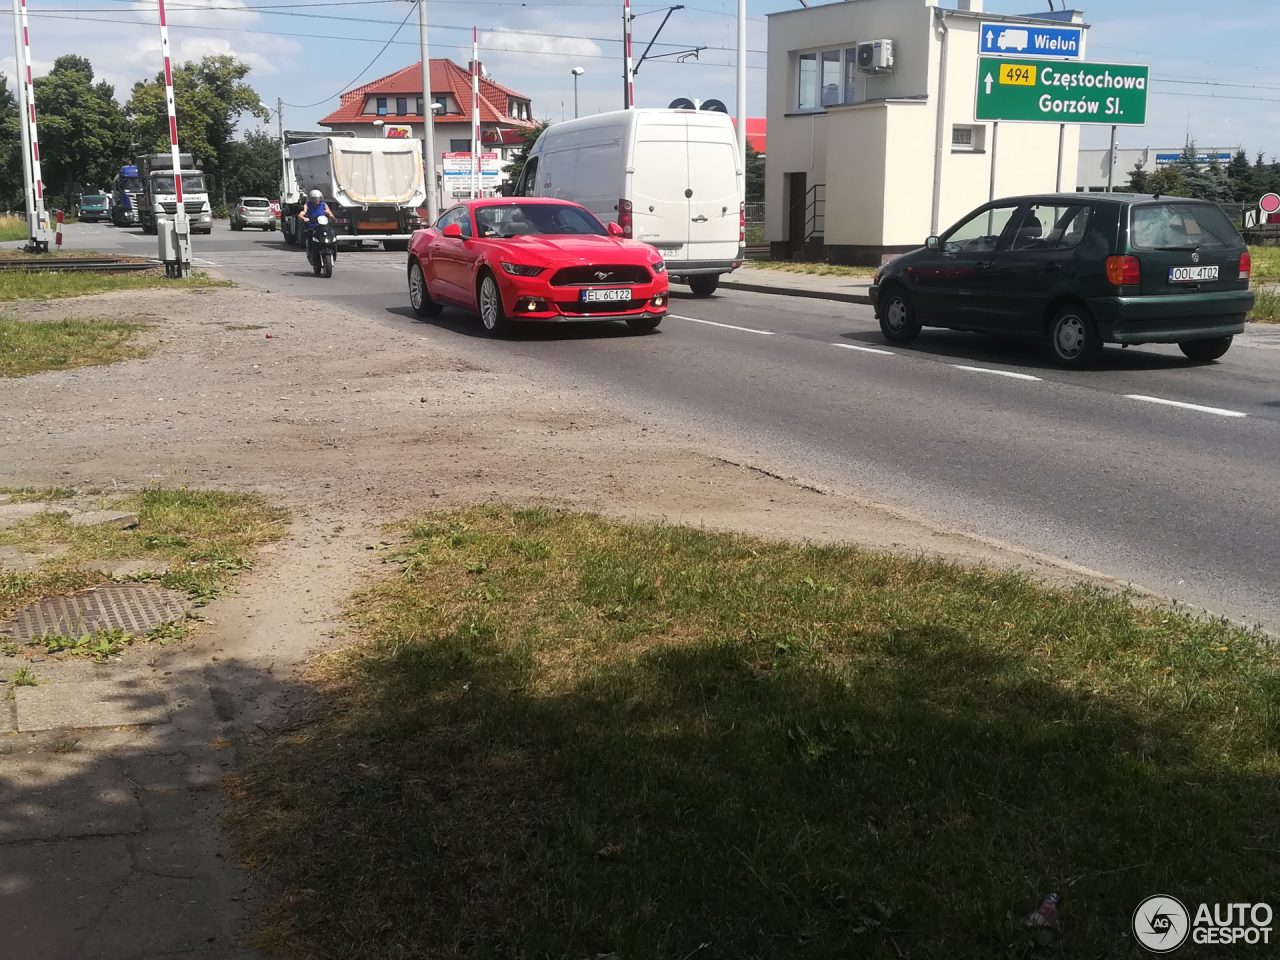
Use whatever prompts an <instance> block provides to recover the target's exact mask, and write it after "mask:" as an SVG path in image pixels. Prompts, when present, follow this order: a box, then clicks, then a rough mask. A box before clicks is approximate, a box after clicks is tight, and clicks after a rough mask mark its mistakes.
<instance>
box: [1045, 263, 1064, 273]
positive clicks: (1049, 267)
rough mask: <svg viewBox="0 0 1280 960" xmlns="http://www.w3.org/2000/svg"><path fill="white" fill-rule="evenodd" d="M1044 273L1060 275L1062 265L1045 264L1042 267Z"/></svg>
mask: <svg viewBox="0 0 1280 960" xmlns="http://www.w3.org/2000/svg"><path fill="white" fill-rule="evenodd" d="M1044 272H1045V273H1061V272H1062V264H1060V263H1046V264H1045V265H1044Z"/></svg>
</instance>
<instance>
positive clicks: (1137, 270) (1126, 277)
mask: <svg viewBox="0 0 1280 960" xmlns="http://www.w3.org/2000/svg"><path fill="white" fill-rule="evenodd" d="M1107 281H1108V282H1109V283H1113V284H1115V285H1116V286H1117V287H1134V286H1137V285H1138V284H1140V283H1141V282H1142V262H1141V261H1140V260H1139V259H1138V258H1137V257H1107Z"/></svg>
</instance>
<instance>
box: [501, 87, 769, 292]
mask: <svg viewBox="0 0 1280 960" xmlns="http://www.w3.org/2000/svg"><path fill="white" fill-rule="evenodd" d="M743 187H744V182H743V169H742V160H741V158H740V157H739V156H738V146H737V139H736V137H735V136H734V129H733V122H732V121H731V120H730V119H729V117H728V115H726V114H723V113H714V112H710V111H698V110H650V109H645V110H617V111H615V112H613V113H602V114H598V115H596V116H594V117H582V118H581V119H578V120H566V121H565V122H563V123H557V124H555V125H554V126H551V127H548V128H547V130H546V131H545V132H544V133H543V134H542V136H540V137H539V138H538V142H537V143H535V144H534V145H533V149H532V150H531V151H530V152H529V159H528V161H527V162H526V163H525V167H524V170H523V171H522V172H521V174H520V180H519V182H518V183H517V184H516V188H515V193H516V195H517V196H522V197H557V198H559V199H561V200H572V201H574V202H575V203H580V204H582V205H583V206H584V207H586V208H587V209H588V210H590V211H591V212H592V213H594V214H595V215H596V216H597V217H598V218H599V219H600V220H602V221H605V222H608V221H610V220H616V221H617V223H618V224H619V225H620V226H621V227H622V230H623V233H624V234H625V235H626V236H628V237H633V238H635V239H636V240H642V241H644V242H645V243H648V244H652V245H653V246H654V247H656V248H657V249H658V252H659V253H661V254H662V255H663V258H664V259H665V260H666V262H667V275H668V276H669V277H670V278H671V279H672V280H674V281H675V282H677V283H687V284H689V286H690V287H691V288H692V289H693V292H694V293H695V294H698V295H699V296H704V297H705V296H708V295H709V294H711V293H713V292H715V289H716V282H717V281H718V279H719V277H720V274H722V273H729V272H730V271H731V270H734V269H736V268H737V267H740V266H741V265H742V260H743V257H744V255H745V249H744V246H743V243H744V239H745V238H744V229H745V224H744V222H743V216H744V210H743V206H742V198H743Z"/></svg>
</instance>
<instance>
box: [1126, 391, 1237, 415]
mask: <svg viewBox="0 0 1280 960" xmlns="http://www.w3.org/2000/svg"><path fill="white" fill-rule="evenodd" d="M1124 398H1125V399H1126V400H1141V401H1142V402H1143V403H1158V404H1160V405H1161V406H1163V407H1179V408H1181V409H1183V410H1195V411H1197V412H1198V413H1212V414H1213V415H1214V416H1218V417H1247V416H1248V414H1247V413H1241V412H1240V411H1239V410H1224V409H1223V408H1222V407H1205V406H1201V405H1200V404H1198V403H1183V402H1182V401H1181V400H1165V399H1164V398H1163V397H1147V396H1143V395H1142V394H1140V393H1126V394H1125V395H1124Z"/></svg>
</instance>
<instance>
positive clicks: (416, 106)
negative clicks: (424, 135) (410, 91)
mask: <svg viewBox="0 0 1280 960" xmlns="http://www.w3.org/2000/svg"><path fill="white" fill-rule="evenodd" d="M413 112H414V113H416V114H417V115H418V116H422V98H421V97H418V98H417V99H416V100H414V101H413Z"/></svg>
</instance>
